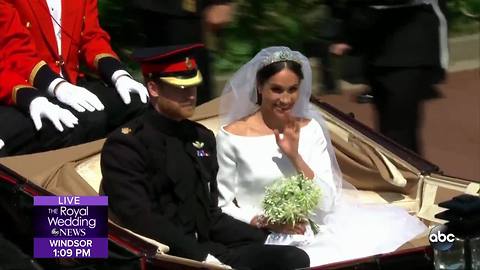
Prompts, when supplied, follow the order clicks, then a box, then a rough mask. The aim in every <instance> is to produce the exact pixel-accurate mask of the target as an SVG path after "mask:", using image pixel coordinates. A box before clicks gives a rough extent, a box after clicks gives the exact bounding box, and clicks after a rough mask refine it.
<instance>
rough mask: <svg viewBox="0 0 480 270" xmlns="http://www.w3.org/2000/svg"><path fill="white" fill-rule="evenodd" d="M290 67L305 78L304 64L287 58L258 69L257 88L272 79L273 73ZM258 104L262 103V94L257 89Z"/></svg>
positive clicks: (300, 78)
mask: <svg viewBox="0 0 480 270" xmlns="http://www.w3.org/2000/svg"><path fill="white" fill-rule="evenodd" d="M284 69H288V70H290V71H292V72H293V73H295V75H297V77H298V79H299V80H303V72H302V65H300V64H299V63H297V62H295V61H291V60H287V61H279V62H274V63H271V64H269V65H266V66H264V67H262V68H261V69H259V70H258V71H257V84H256V87H257V90H258V87H259V86H263V84H264V83H265V82H266V81H267V80H268V79H270V77H272V76H273V75H275V74H277V73H278V72H280V71H282V70H284ZM257 104H258V105H260V104H262V95H260V93H259V92H258V91H257Z"/></svg>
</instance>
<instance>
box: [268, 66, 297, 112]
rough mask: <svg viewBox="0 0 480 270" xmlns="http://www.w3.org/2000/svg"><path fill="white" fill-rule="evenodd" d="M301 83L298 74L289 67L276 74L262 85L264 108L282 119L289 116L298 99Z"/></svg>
mask: <svg viewBox="0 0 480 270" xmlns="http://www.w3.org/2000/svg"><path fill="white" fill-rule="evenodd" d="M299 85H300V79H299V78H298V76H297V75H296V74H295V73H294V72H292V71H291V70H289V69H287V68H285V69H282V70H281V71H279V72H278V73H276V74H274V75H273V76H272V77H270V78H269V79H268V80H267V81H266V82H265V83H264V84H263V86H261V87H260V94H261V96H262V103H261V105H260V106H261V108H262V110H266V111H268V112H269V113H270V114H272V115H275V116H276V117H278V118H281V119H283V118H285V117H287V116H288V115H289V114H291V113H292V110H293V106H294V105H295V103H296V102H297V100H298V97H299Z"/></svg>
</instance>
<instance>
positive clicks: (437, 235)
mask: <svg viewBox="0 0 480 270" xmlns="http://www.w3.org/2000/svg"><path fill="white" fill-rule="evenodd" d="M428 241H429V242H430V245H431V246H432V247H433V248H434V249H437V250H440V251H446V250H449V249H450V248H451V247H452V246H453V242H454V241H455V235H454V234H453V233H447V226H445V225H438V226H435V227H433V228H432V230H431V231H430V234H429V235H428Z"/></svg>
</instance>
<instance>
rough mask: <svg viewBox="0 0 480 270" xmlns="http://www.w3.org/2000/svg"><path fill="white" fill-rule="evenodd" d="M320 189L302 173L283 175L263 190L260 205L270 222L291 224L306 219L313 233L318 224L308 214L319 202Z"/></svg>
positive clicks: (311, 213)
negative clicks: (283, 176) (263, 194)
mask: <svg viewBox="0 0 480 270" xmlns="http://www.w3.org/2000/svg"><path fill="white" fill-rule="evenodd" d="M320 197H321V190H320V188H319V187H318V186H317V185H316V184H315V181H312V180H310V179H307V178H305V177H304V176H303V174H299V175H295V176H291V177H285V178H282V179H280V180H279V181H275V182H274V183H273V184H272V185H270V186H268V187H267V188H266V190H265V197H264V198H263V201H262V205H263V210H264V214H265V217H266V218H267V219H268V221H269V222H271V223H277V224H292V225H295V223H297V222H304V221H308V222H309V223H310V227H311V228H312V231H313V233H314V234H317V233H318V224H316V223H315V222H314V221H313V220H312V219H311V218H310V216H312V215H314V212H313V209H315V207H316V206H317V204H318V203H319V200H320Z"/></svg>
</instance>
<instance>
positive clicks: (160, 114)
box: [101, 44, 309, 269]
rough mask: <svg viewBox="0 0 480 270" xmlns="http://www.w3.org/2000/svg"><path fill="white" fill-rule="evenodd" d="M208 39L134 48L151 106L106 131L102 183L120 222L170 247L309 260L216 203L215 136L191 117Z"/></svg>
mask: <svg viewBox="0 0 480 270" xmlns="http://www.w3.org/2000/svg"><path fill="white" fill-rule="evenodd" d="M202 47H203V45H201V44H196V45H188V46H177V47H163V48H150V49H143V50H141V51H137V53H135V54H134V58H136V59H137V60H139V61H140V62H141V66H142V72H143V74H144V76H145V80H146V84H147V89H148V91H149V94H150V99H151V108H150V109H149V110H148V111H147V112H146V113H145V114H144V115H143V116H142V117H140V118H138V119H136V120H134V121H132V122H131V123H129V124H128V125H126V126H123V127H121V128H119V129H118V130H117V131H116V132H114V133H113V134H112V135H111V136H109V137H108V139H107V141H106V143H105V146H104V148H103V150H102V158H101V168H102V174H103V182H102V189H103V191H104V192H105V194H106V195H108V196H109V204H110V207H111V210H112V211H113V213H114V214H115V215H116V216H117V217H118V219H119V221H120V223H121V224H123V225H124V226H126V227H127V228H129V229H132V230H133V231H135V232H137V233H140V234H142V235H145V236H147V237H150V238H153V239H155V240H158V241H160V242H162V243H164V244H167V245H168V246H169V247H170V253H171V254H172V255H177V256H182V257H186V258H190V259H194V260H198V261H215V260H217V259H218V260H219V261H220V262H222V263H224V264H228V265H231V266H232V267H235V268H241V269H294V268H301V267H307V266H308V265H309V259H308V255H307V254H306V253H305V252H303V251H302V250H300V249H298V248H296V247H292V246H268V245H264V244H263V243H264V241H265V239H266V236H267V235H266V232H265V231H263V230H261V229H257V228H255V227H252V226H250V225H248V224H246V223H243V222H240V221H237V220H236V219H234V218H232V217H230V216H228V215H226V214H223V213H222V212H221V210H220V208H218V205H217V203H218V189H217V182H216V174H217V170H218V164H217V159H216V145H215V137H214V134H213V133H212V131H210V130H208V129H207V128H205V127H204V126H202V125H200V124H198V123H195V122H192V121H190V120H188V119H187V118H188V117H190V116H192V114H193V112H194V109H195V102H196V91H197V88H196V87H197V85H198V84H200V83H201V82H202V76H201V73H200V72H199V71H198V70H197V64H196V61H195V59H194V58H192V57H191V55H192V54H193V52H194V51H195V50H197V49H200V48H202Z"/></svg>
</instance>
